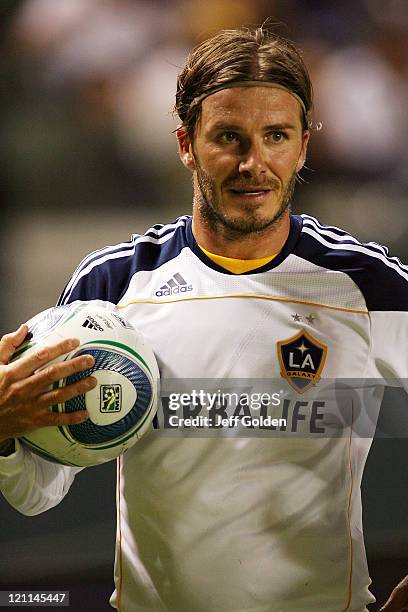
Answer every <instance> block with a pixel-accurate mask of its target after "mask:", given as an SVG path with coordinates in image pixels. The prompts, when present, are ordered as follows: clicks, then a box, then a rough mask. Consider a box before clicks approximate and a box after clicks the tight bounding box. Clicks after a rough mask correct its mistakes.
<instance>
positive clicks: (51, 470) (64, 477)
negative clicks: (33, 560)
mask: <svg viewBox="0 0 408 612" xmlns="http://www.w3.org/2000/svg"><path fill="white" fill-rule="evenodd" d="M81 469H82V468H72V467H68V466H63V465H59V464H56V463H51V462H50V461H47V460H46V459H42V458H41V457H39V456H37V455H34V454H33V453H31V451H29V450H28V449H27V448H25V447H23V445H22V444H20V443H19V441H18V440H16V441H15V452H14V453H11V454H10V455H8V456H6V457H5V456H2V457H0V491H1V492H2V494H3V496H4V498H5V499H6V500H7V501H8V503H9V504H10V505H11V506H13V508H15V509H16V510H18V511H19V512H21V513H22V514H25V515H27V516H34V515H36V514H40V513H41V512H45V511H46V510H49V509H50V508H53V507H54V506H56V505H57V504H58V503H59V502H60V501H61V500H62V499H63V497H64V496H65V495H66V494H67V493H68V491H69V488H70V486H71V484H72V482H73V480H74V478H75V475H76V474H77V473H78V472H79V471H80V470H81Z"/></svg>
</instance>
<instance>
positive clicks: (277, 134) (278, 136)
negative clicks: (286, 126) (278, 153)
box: [268, 131, 287, 143]
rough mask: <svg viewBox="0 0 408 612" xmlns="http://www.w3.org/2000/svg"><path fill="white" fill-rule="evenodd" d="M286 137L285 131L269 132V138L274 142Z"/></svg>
mask: <svg viewBox="0 0 408 612" xmlns="http://www.w3.org/2000/svg"><path fill="white" fill-rule="evenodd" d="M286 138H287V136H286V133H285V132H279V131H275V132H271V133H270V134H268V139H269V140H272V142H275V143H279V142H282V141H283V140H285V139H286Z"/></svg>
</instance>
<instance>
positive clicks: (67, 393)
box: [39, 376, 97, 406]
mask: <svg viewBox="0 0 408 612" xmlns="http://www.w3.org/2000/svg"><path fill="white" fill-rule="evenodd" d="M96 385H97V380H96V378H95V377H94V376H88V377H87V378H83V379H82V380H79V381H77V382H75V383H72V384H71V385H67V386H66V387H60V388H58V389H53V390H52V391H48V392H47V393H43V395H41V396H40V398H39V402H40V404H41V405H44V406H52V405H54V404H62V403H63V402H67V401H68V400H70V399H72V398H73V397H76V396H77V395H82V394H83V393H86V392H87V391H90V390H91V389H93V388H94V387H96Z"/></svg>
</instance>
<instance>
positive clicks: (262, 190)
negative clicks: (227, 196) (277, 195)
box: [230, 187, 272, 198]
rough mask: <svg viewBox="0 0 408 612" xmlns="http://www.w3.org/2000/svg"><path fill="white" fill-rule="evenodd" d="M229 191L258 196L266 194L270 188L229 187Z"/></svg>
mask: <svg viewBox="0 0 408 612" xmlns="http://www.w3.org/2000/svg"><path fill="white" fill-rule="evenodd" d="M230 191H231V192H232V193H233V194H234V195H238V196H244V197H253V198H255V197H259V196H265V195H266V194H268V193H269V192H270V191H272V190H271V189H268V188H266V187H245V188H242V189H238V188H231V189H230Z"/></svg>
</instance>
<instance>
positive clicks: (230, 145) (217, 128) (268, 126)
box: [179, 86, 309, 234]
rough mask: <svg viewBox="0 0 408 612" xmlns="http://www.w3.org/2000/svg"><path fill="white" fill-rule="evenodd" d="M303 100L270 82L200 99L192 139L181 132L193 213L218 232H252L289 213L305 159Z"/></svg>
mask: <svg viewBox="0 0 408 612" xmlns="http://www.w3.org/2000/svg"><path fill="white" fill-rule="evenodd" d="M308 137H309V133H308V132H306V133H303V130H302V121H301V108H300V104H299V102H298V101H297V100H296V98H294V97H293V96H292V95H290V94H289V93H288V92H286V91H284V90H281V89H274V88H271V87H262V86H260V87H256V86H255V87H236V88H231V89H225V90H222V91H219V92H216V93H214V94H212V95H210V96H209V97H208V98H205V99H204V100H203V102H202V109H201V117H200V120H199V122H198V125H197V126H196V131H195V136H194V142H193V143H192V142H191V141H190V139H189V138H188V136H186V135H184V137H183V136H181V135H180V134H179V142H180V155H181V159H182V161H183V163H184V164H185V165H186V166H187V167H189V168H190V169H191V170H193V171H195V177H194V180H195V193H194V213H195V214H198V215H200V217H201V219H202V220H203V221H205V222H207V224H210V225H211V226H212V227H213V229H216V228H219V229H221V228H223V229H224V230H230V231H232V232H233V233H239V234H249V233H252V232H259V231H261V230H264V229H266V228H268V227H270V226H273V225H274V224H276V223H277V221H278V220H279V219H280V218H281V217H282V215H283V214H284V213H285V212H286V211H287V210H288V206H289V203H290V199H291V196H292V193H293V188H294V183H295V176H296V172H297V171H298V170H300V168H301V167H302V165H303V163H304V159H305V154H306V146H307V141H308Z"/></svg>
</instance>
